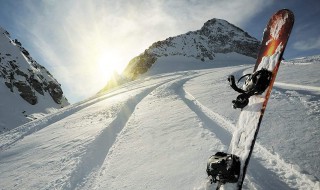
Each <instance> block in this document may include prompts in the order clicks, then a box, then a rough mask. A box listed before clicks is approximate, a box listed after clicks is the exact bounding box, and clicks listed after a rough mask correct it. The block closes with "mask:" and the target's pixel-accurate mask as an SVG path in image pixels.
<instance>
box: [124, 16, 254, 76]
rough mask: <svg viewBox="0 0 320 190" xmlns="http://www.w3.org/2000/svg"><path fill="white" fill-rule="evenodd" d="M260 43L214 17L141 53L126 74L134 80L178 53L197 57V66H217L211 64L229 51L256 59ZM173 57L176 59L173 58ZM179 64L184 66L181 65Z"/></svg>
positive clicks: (175, 65)
mask: <svg viewBox="0 0 320 190" xmlns="http://www.w3.org/2000/svg"><path fill="white" fill-rule="evenodd" d="M259 45H260V42H259V41H258V40H257V39H255V38H253V37H251V36H250V35H249V34H248V33H246V32H245V31H243V30H242V29H240V28H238V27H236V26H234V25H232V24H230V23H229V22H227V21H225V20H220V19H212V20H209V21H207V22H206V23H205V24H204V26H203V27H202V28H201V29H200V30H197V31H193V32H188V33H186V34H182V35H179V36H175V37H170V38H168V39H166V40H164V41H159V42H156V43H154V44H152V45H151V46H150V47H149V48H148V49H147V50H145V51H144V52H143V53H142V54H141V55H139V56H137V57H135V58H133V59H132V60H131V61H130V62H129V64H128V66H127V68H126V69H125V71H124V74H125V76H127V77H128V78H130V79H135V78H137V77H138V76H139V75H141V74H143V73H145V72H147V71H149V69H150V68H151V67H152V66H153V65H154V64H155V63H157V62H160V59H161V58H166V60H165V62H166V63H168V62H176V60H177V59H176V57H179V56H180V57H181V56H182V57H187V58H193V61H196V60H198V61H196V62H197V63H194V64H195V66H194V67H195V68H209V67H210V66H211V67H212V66H216V65H212V64H214V63H216V64H218V63H220V62H219V61H218V60H217V59H218V57H219V55H221V54H223V55H229V54H230V56H231V57H233V58H235V60H237V59H239V60H242V59H241V58H236V57H235V56H236V55H240V56H247V57H252V58H256V55H257V53H258V50H259ZM171 58H172V59H173V60H170V59H171ZM229 62H230V60H229ZM205 63H206V64H205ZM168 64H169V63H168ZM234 64H241V63H234ZM180 66H183V65H181V64H180ZM168 67H171V69H172V68H175V67H179V65H177V64H172V65H170V66H168ZM187 68H188V69H190V65H187V66H185V69H187ZM180 70H181V68H180ZM162 72H163V71H162ZM167 72H172V70H170V69H169V70H167ZM158 73H159V72H158Z"/></svg>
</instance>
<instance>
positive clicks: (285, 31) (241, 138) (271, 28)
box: [217, 9, 294, 190]
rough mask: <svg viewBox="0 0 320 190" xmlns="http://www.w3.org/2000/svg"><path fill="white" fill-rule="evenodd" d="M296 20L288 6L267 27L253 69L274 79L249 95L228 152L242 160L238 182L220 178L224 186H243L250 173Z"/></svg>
mask: <svg viewBox="0 0 320 190" xmlns="http://www.w3.org/2000/svg"><path fill="white" fill-rule="evenodd" d="M293 23H294V15H293V13H292V12H291V11H290V10H288V9H282V10H279V11H278V12H276V13H275V14H274V15H272V17H271V18H270V20H269V22H268V24H267V27H266V28H265V30H264V34H263V39H262V43H261V47H260V51H259V54H258V56H257V61H256V64H255V66H254V69H253V72H257V71H260V70H262V69H264V70H266V69H267V70H268V71H270V72H271V79H270V82H269V85H268V86H267V88H266V90H265V91H264V92H263V93H262V94H259V95H252V96H250V97H249V102H248V104H247V105H246V106H245V107H244V108H242V110H241V113H240V116H239V120H238V122H237V124H236V128H235V131H234V133H233V136H232V139H231V143H230V146H229V150H228V154H230V155H235V156H236V157H237V159H239V160H240V173H239V175H237V176H236V177H237V178H238V179H237V182H236V183H228V182H227V183H225V182H222V183H221V182H219V180H218V186H217V189H219V188H220V186H221V187H222V188H223V189H238V190H239V189H241V188H242V185H243V181H244V178H245V175H246V171H247V167H248V164H249V160H250V157H251V155H252V151H253V148H254V145H255V142H256V139H257V135H258V132H259V128H260V125H261V121H262V118H263V115H264V113H265V110H266V106H267V103H268V100H269V97H270V93H271V90H272V87H273V84H274V81H275V79H276V75H277V72H278V69H279V66H280V62H281V60H282V55H283V53H284V50H285V47H286V44H287V41H288V39H289V36H290V33H291V30H292V27H293Z"/></svg>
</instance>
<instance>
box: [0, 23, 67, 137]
mask: <svg viewBox="0 0 320 190" xmlns="http://www.w3.org/2000/svg"><path fill="white" fill-rule="evenodd" d="M60 86H61V85H60V84H59V83H58V81H57V80H56V79H55V78H54V77H53V76H52V75H51V74H50V73H49V71H48V70H47V69H46V68H45V67H43V66H42V65H40V64H38V63H37V62H36V61H35V60H34V59H33V58H32V57H31V55H30V53H29V52H28V51H27V50H26V49H25V48H24V47H23V46H22V44H21V42H19V41H18V40H17V39H15V40H12V39H11V37H10V34H9V32H8V31H6V30H5V29H4V28H2V27H0V97H1V102H3V104H1V106H0V113H1V116H3V117H1V118H0V133H1V132H2V131H6V130H10V129H12V128H14V127H16V126H18V125H21V124H23V123H25V122H27V121H30V120H33V119H35V118H36V117H35V116H34V114H35V113H37V114H38V113H42V114H44V113H48V110H52V109H58V108H61V107H64V106H66V105H68V104H69V103H68V101H67V99H66V98H65V97H64V95H63V92H62V89H61V87H60ZM13 114H14V115H13ZM38 115H41V114H38Z"/></svg>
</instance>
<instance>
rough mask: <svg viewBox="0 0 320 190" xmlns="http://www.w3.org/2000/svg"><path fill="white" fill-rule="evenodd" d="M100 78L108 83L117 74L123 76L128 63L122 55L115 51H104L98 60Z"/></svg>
mask: <svg viewBox="0 0 320 190" xmlns="http://www.w3.org/2000/svg"><path fill="white" fill-rule="evenodd" d="M97 64H98V69H99V73H100V78H101V79H102V81H103V82H108V81H109V80H110V78H111V77H112V76H113V75H114V74H115V73H117V74H121V73H122V71H123V70H124V68H125V65H126V62H125V61H124V60H123V59H122V57H121V55H120V54H119V53H117V52H114V51H104V52H103V53H101V55H100V56H99V58H98V60H97Z"/></svg>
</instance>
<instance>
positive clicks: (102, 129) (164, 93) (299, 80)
mask: <svg viewBox="0 0 320 190" xmlns="http://www.w3.org/2000/svg"><path fill="white" fill-rule="evenodd" d="M173 60H174V59H173ZM230 65H233V64H232V63H230ZM159 66H160V65H157V67H159ZM252 70H253V63H251V64H250V65H241V66H230V67H217V68H211V69H203V70H188V71H175V72H172V73H169V72H165V73H162V74H154V75H149V76H148V75H146V76H144V77H142V78H140V79H138V80H136V81H133V82H130V83H127V84H125V85H123V86H121V87H119V88H117V89H115V90H113V91H111V92H109V93H106V94H104V95H101V96H98V97H94V98H91V99H89V100H86V101H83V102H80V103H78V104H75V105H71V106H69V107H66V108H63V109H61V110H59V111H57V112H55V113H54V114H51V115H47V116H45V117H42V118H41V119H38V120H34V121H32V122H29V123H27V124H25V125H22V126H19V127H17V128H15V129H13V130H11V131H8V132H6V133H3V134H1V135H0V143H1V144H0V179H1V182H0V183H1V185H0V189H3V190H8V189H130V190H132V189H148V190H149V189H215V187H214V186H211V187H208V184H207V181H208V179H207V177H206V172H205V169H206V162H207V159H208V158H209V157H210V155H212V154H215V153H216V152H217V151H227V150H228V147H229V144H230V140H231V137H232V134H233V131H234V130H235V124H236V122H237V119H238V117H239V110H234V109H232V107H231V101H232V100H233V99H234V98H236V96H237V94H236V93H235V92H234V91H233V90H232V89H231V88H230V87H228V83H227V80H226V79H227V76H228V75H230V74H233V75H235V76H236V77H239V76H241V75H243V73H248V72H251V71H252ZM319 70H320V64H301V65H295V64H282V65H281V67H280V70H279V73H278V77H277V79H276V82H277V83H275V86H274V89H273V91H272V93H271V98H270V100H269V104H268V107H267V110H266V113H265V116H264V119H263V121H262V126H261V129H260V133H259V135H258V140H257V143H256V146H255V149H254V152H253V157H252V159H251V161H250V163H249V168H248V172H247V176H246V179H245V184H244V189H320V187H319V186H320V185H319V184H320V183H319V178H320V165H319V163H320V148H319V144H320V138H319V137H320V130H319V121H320V108H319V106H320V99H319V98H320V91H319V86H320V82H319V77H317V78H316V79H315V78H312V76H318V74H319V73H318V71H319ZM296 72H298V73H299V75H294V74H292V73H296ZM150 73H152V71H150ZM309 79H310V80H309Z"/></svg>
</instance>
